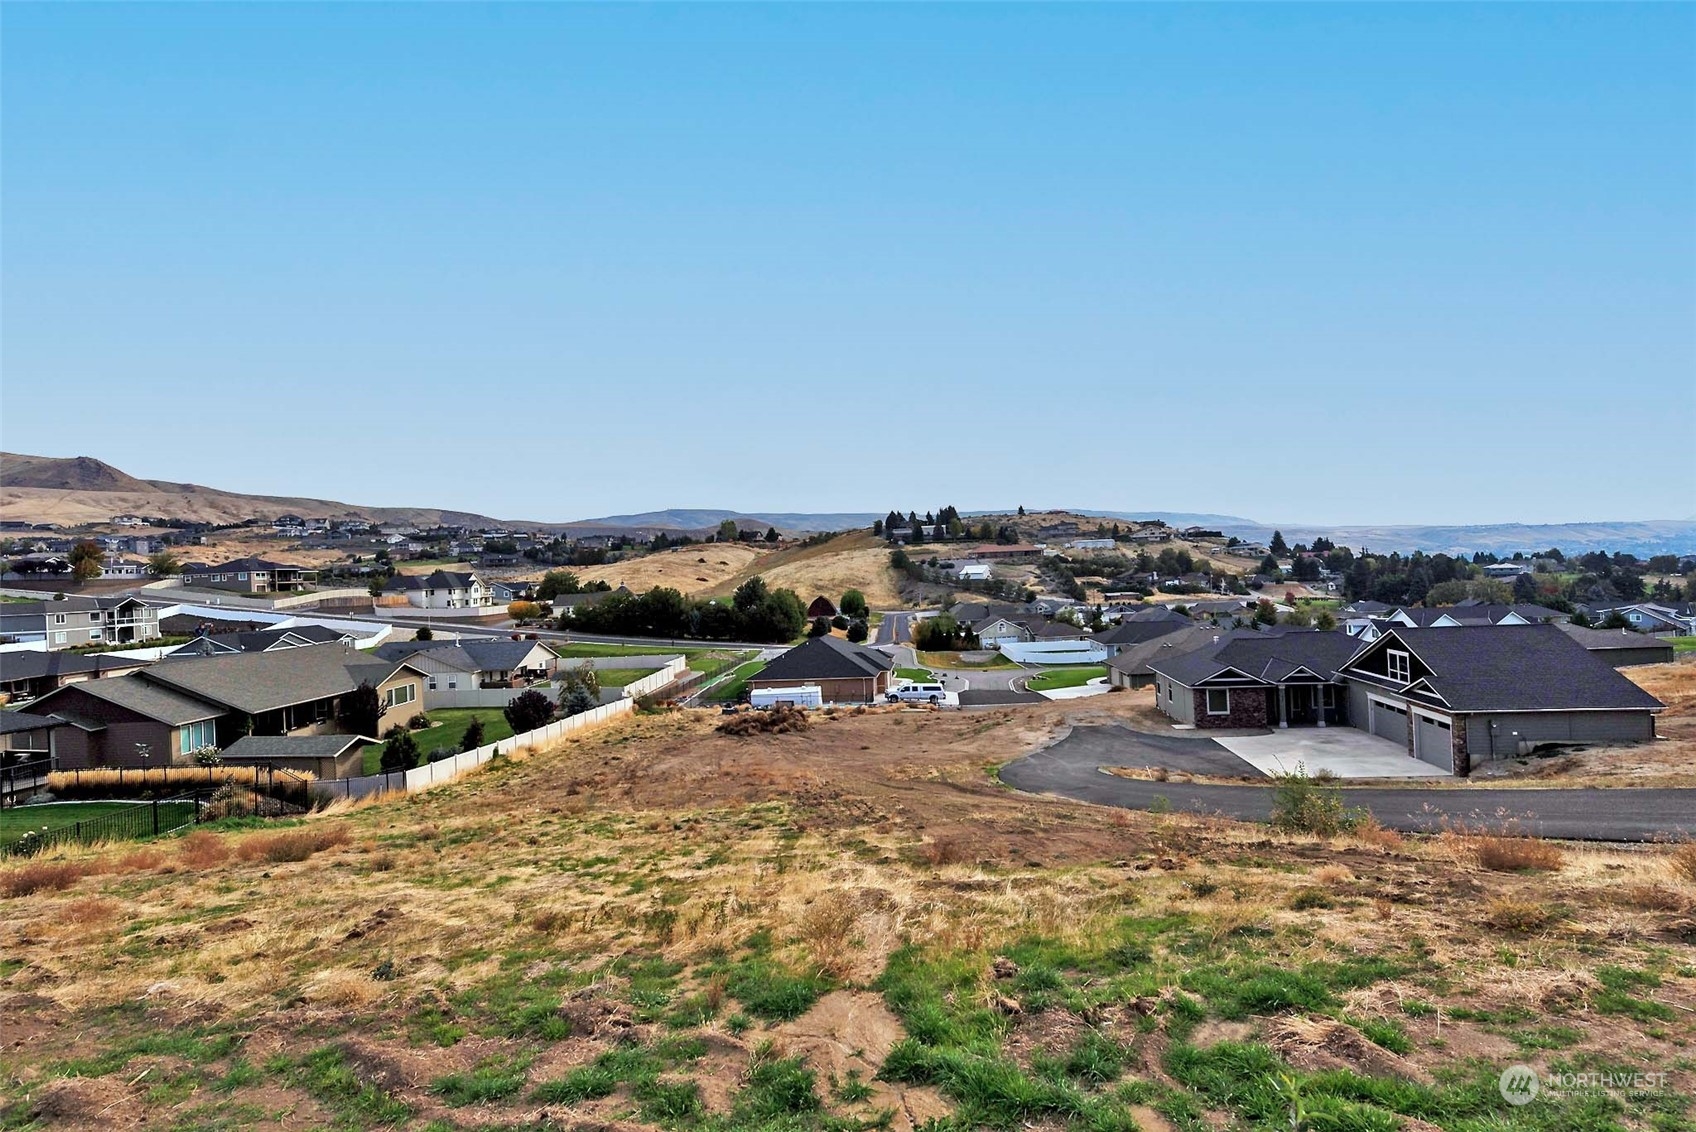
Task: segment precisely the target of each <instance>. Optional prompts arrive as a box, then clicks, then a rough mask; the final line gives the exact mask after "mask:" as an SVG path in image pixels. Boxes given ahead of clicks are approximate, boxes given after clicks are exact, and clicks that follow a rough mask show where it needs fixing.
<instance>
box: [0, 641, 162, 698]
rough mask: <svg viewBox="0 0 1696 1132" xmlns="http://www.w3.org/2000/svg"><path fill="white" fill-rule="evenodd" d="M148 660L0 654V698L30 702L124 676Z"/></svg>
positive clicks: (100, 655) (64, 654)
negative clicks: (61, 690)
mask: <svg viewBox="0 0 1696 1132" xmlns="http://www.w3.org/2000/svg"><path fill="white" fill-rule="evenodd" d="M146 667H147V661H144V660H137V659H136V658H135V657H119V656H111V655H108V654H106V653H74V652H34V651H20V652H0V699H3V700H4V701H5V702H7V703H20V704H21V703H28V702H29V701H30V700H34V699H38V698H40V697H41V696H45V695H46V694H47V693H48V692H51V691H53V690H54V689H56V688H62V687H64V686H65V685H66V684H79V683H81V682H83V681H84V680H99V679H101V678H102V677H109V676H122V675H124V674H125V673H127V672H135V671H137V670H139V669H142V668H146Z"/></svg>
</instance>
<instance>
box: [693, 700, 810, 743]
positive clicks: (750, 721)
mask: <svg viewBox="0 0 1696 1132" xmlns="http://www.w3.org/2000/svg"><path fill="white" fill-rule="evenodd" d="M810 726H811V724H810V723H809V722H808V720H807V713H806V712H804V711H802V710H801V709H800V708H798V707H786V706H784V705H782V704H780V705H778V706H777V707H774V708H771V709H770V710H768V711H742V712H737V713H736V714H735V715H731V716H726V717H725V718H724V719H723V720H722V721H721V722H720V723H719V725H718V727H717V729H716V730H717V731H718V732H719V734H721V735H741V736H745V735H787V734H788V733H790V732H791V731H805V730H807V729H808V728H809V727H810Z"/></svg>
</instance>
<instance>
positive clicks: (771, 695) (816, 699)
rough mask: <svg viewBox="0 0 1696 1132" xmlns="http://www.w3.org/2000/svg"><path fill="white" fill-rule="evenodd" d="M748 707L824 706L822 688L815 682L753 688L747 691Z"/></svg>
mask: <svg viewBox="0 0 1696 1132" xmlns="http://www.w3.org/2000/svg"><path fill="white" fill-rule="evenodd" d="M748 704H749V706H750V707H757V708H769V707H776V706H777V705H778V704H787V705H789V706H790V707H798V708H816V707H823V706H824V689H822V688H820V687H819V686H818V685H817V684H800V685H797V686H795V687H793V688H755V689H754V690H752V691H751V692H749V693H748Z"/></svg>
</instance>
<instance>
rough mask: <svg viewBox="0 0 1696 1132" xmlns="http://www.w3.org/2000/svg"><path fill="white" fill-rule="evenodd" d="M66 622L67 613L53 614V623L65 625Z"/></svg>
mask: <svg viewBox="0 0 1696 1132" xmlns="http://www.w3.org/2000/svg"><path fill="white" fill-rule="evenodd" d="M64 623H65V615H64V614H63V613H55V614H54V615H53V624H55V625H63V624H64Z"/></svg>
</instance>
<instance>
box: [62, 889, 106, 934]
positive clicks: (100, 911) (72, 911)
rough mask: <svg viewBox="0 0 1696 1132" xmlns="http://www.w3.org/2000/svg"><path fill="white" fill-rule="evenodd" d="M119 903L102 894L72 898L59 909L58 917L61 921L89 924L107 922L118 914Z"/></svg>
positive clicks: (82, 924)
mask: <svg viewBox="0 0 1696 1132" xmlns="http://www.w3.org/2000/svg"><path fill="white" fill-rule="evenodd" d="M118 909H119V904H118V902H117V901H116V900H108V899H106V898H105V897H101V896H85V897H83V898H82V899H80V900H72V901H70V902H69V903H67V904H65V905H63V906H61V907H60V909H59V915H58V919H59V921H60V922H61V923H66V924H77V925H80V926H84V927H86V926H88V925H91V924H101V923H105V922H106V921H107V920H110V919H112V918H113V917H114V916H116V915H117V914H118Z"/></svg>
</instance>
